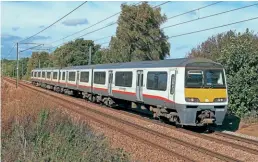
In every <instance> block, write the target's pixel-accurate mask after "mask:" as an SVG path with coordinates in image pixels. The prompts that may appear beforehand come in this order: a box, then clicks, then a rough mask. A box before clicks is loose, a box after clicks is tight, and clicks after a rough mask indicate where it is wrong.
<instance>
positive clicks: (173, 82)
mask: <svg viewBox="0 0 258 162" xmlns="http://www.w3.org/2000/svg"><path fill="white" fill-rule="evenodd" d="M175 83H176V77H175V74H172V75H171V87H170V94H174V93H175Z"/></svg>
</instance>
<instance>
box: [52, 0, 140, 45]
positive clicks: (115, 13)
mask: <svg viewBox="0 0 258 162" xmlns="http://www.w3.org/2000/svg"><path fill="white" fill-rule="evenodd" d="M140 3H141V2H139V3H137V4H135V5H138V4H140ZM121 12H122V11H119V12H117V13H115V14H113V15H111V16H108V17H106V18H104V19H102V20H100V21H98V22H96V23H95V24H92V25H91V26H89V27H86V28H84V29H82V30H79V31H77V32H75V33H73V34H70V35H68V36H65V37H63V38H60V39H58V40H55V41H53V42H51V43H50V44H52V43H55V42H58V41H61V40H63V39H66V38H69V37H71V36H74V35H76V34H78V33H81V32H83V31H85V30H87V29H90V28H92V27H94V26H96V25H98V24H100V23H102V22H104V21H106V20H108V19H110V18H112V17H114V16H116V15H118V14H120V13H121Z"/></svg>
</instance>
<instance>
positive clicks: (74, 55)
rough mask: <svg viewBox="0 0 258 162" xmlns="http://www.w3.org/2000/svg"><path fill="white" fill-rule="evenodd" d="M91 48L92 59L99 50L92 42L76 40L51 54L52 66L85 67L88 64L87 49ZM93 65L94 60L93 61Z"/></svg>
mask: <svg viewBox="0 0 258 162" xmlns="http://www.w3.org/2000/svg"><path fill="white" fill-rule="evenodd" d="M90 46H91V47H92V48H91V54H92V58H94V55H95V53H96V51H98V50H99V49H100V46H99V45H95V44H94V42H93V41H92V40H83V39H76V40H75V41H71V42H68V43H67V44H65V45H63V46H61V47H59V48H57V49H56V50H55V51H54V52H53V64H54V66H56V67H66V66H76V65H87V64H88V62H89V47H90ZM93 63H94V60H93Z"/></svg>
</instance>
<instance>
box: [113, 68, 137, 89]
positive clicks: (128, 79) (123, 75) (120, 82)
mask: <svg viewBox="0 0 258 162" xmlns="http://www.w3.org/2000/svg"><path fill="white" fill-rule="evenodd" d="M132 81H133V73H132V72H131V71H130V72H116V74H115V86H121V87H132Z"/></svg>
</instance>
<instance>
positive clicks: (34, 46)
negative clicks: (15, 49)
mask: <svg viewBox="0 0 258 162" xmlns="http://www.w3.org/2000/svg"><path fill="white" fill-rule="evenodd" d="M42 45H44V44H39V45H36V46H33V47H30V48H26V49H24V50H21V51H19V52H24V51H28V50H30V49H33V48H36V47H39V46H42Z"/></svg>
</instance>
